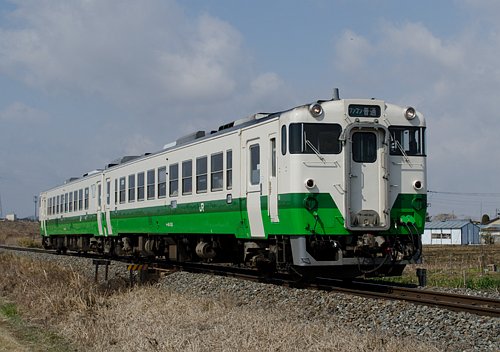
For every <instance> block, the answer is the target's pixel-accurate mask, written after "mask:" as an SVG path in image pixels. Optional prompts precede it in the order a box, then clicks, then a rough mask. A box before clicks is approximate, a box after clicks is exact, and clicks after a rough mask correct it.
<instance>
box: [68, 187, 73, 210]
mask: <svg viewBox="0 0 500 352" xmlns="http://www.w3.org/2000/svg"><path fill="white" fill-rule="evenodd" d="M68 211H69V212H70V213H72V212H73V192H69V203H68Z"/></svg>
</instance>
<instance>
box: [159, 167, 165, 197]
mask: <svg viewBox="0 0 500 352" xmlns="http://www.w3.org/2000/svg"><path fill="white" fill-rule="evenodd" d="M166 196H167V168H166V167H165V166H163V167H160V168H158V198H165V197H166Z"/></svg>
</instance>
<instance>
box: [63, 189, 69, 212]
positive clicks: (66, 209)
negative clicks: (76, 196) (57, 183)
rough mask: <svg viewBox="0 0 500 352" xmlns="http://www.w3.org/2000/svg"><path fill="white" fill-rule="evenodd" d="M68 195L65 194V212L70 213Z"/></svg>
mask: <svg viewBox="0 0 500 352" xmlns="http://www.w3.org/2000/svg"><path fill="white" fill-rule="evenodd" d="M68 199H69V198H68V193H66V194H64V212H65V213H67V212H68Z"/></svg>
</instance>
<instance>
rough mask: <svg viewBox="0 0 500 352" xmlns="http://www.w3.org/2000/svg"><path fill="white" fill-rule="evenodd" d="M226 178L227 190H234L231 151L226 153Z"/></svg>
mask: <svg viewBox="0 0 500 352" xmlns="http://www.w3.org/2000/svg"><path fill="white" fill-rule="evenodd" d="M226 178H227V181H226V182H227V185H226V188H227V189H232V188H233V151H232V150H231V149H229V150H228V151H226Z"/></svg>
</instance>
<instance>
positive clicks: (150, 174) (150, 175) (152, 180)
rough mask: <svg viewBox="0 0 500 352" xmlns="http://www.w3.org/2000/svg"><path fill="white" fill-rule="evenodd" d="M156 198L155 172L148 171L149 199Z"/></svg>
mask: <svg viewBox="0 0 500 352" xmlns="http://www.w3.org/2000/svg"><path fill="white" fill-rule="evenodd" d="M154 198H155V170H148V199H154Z"/></svg>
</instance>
